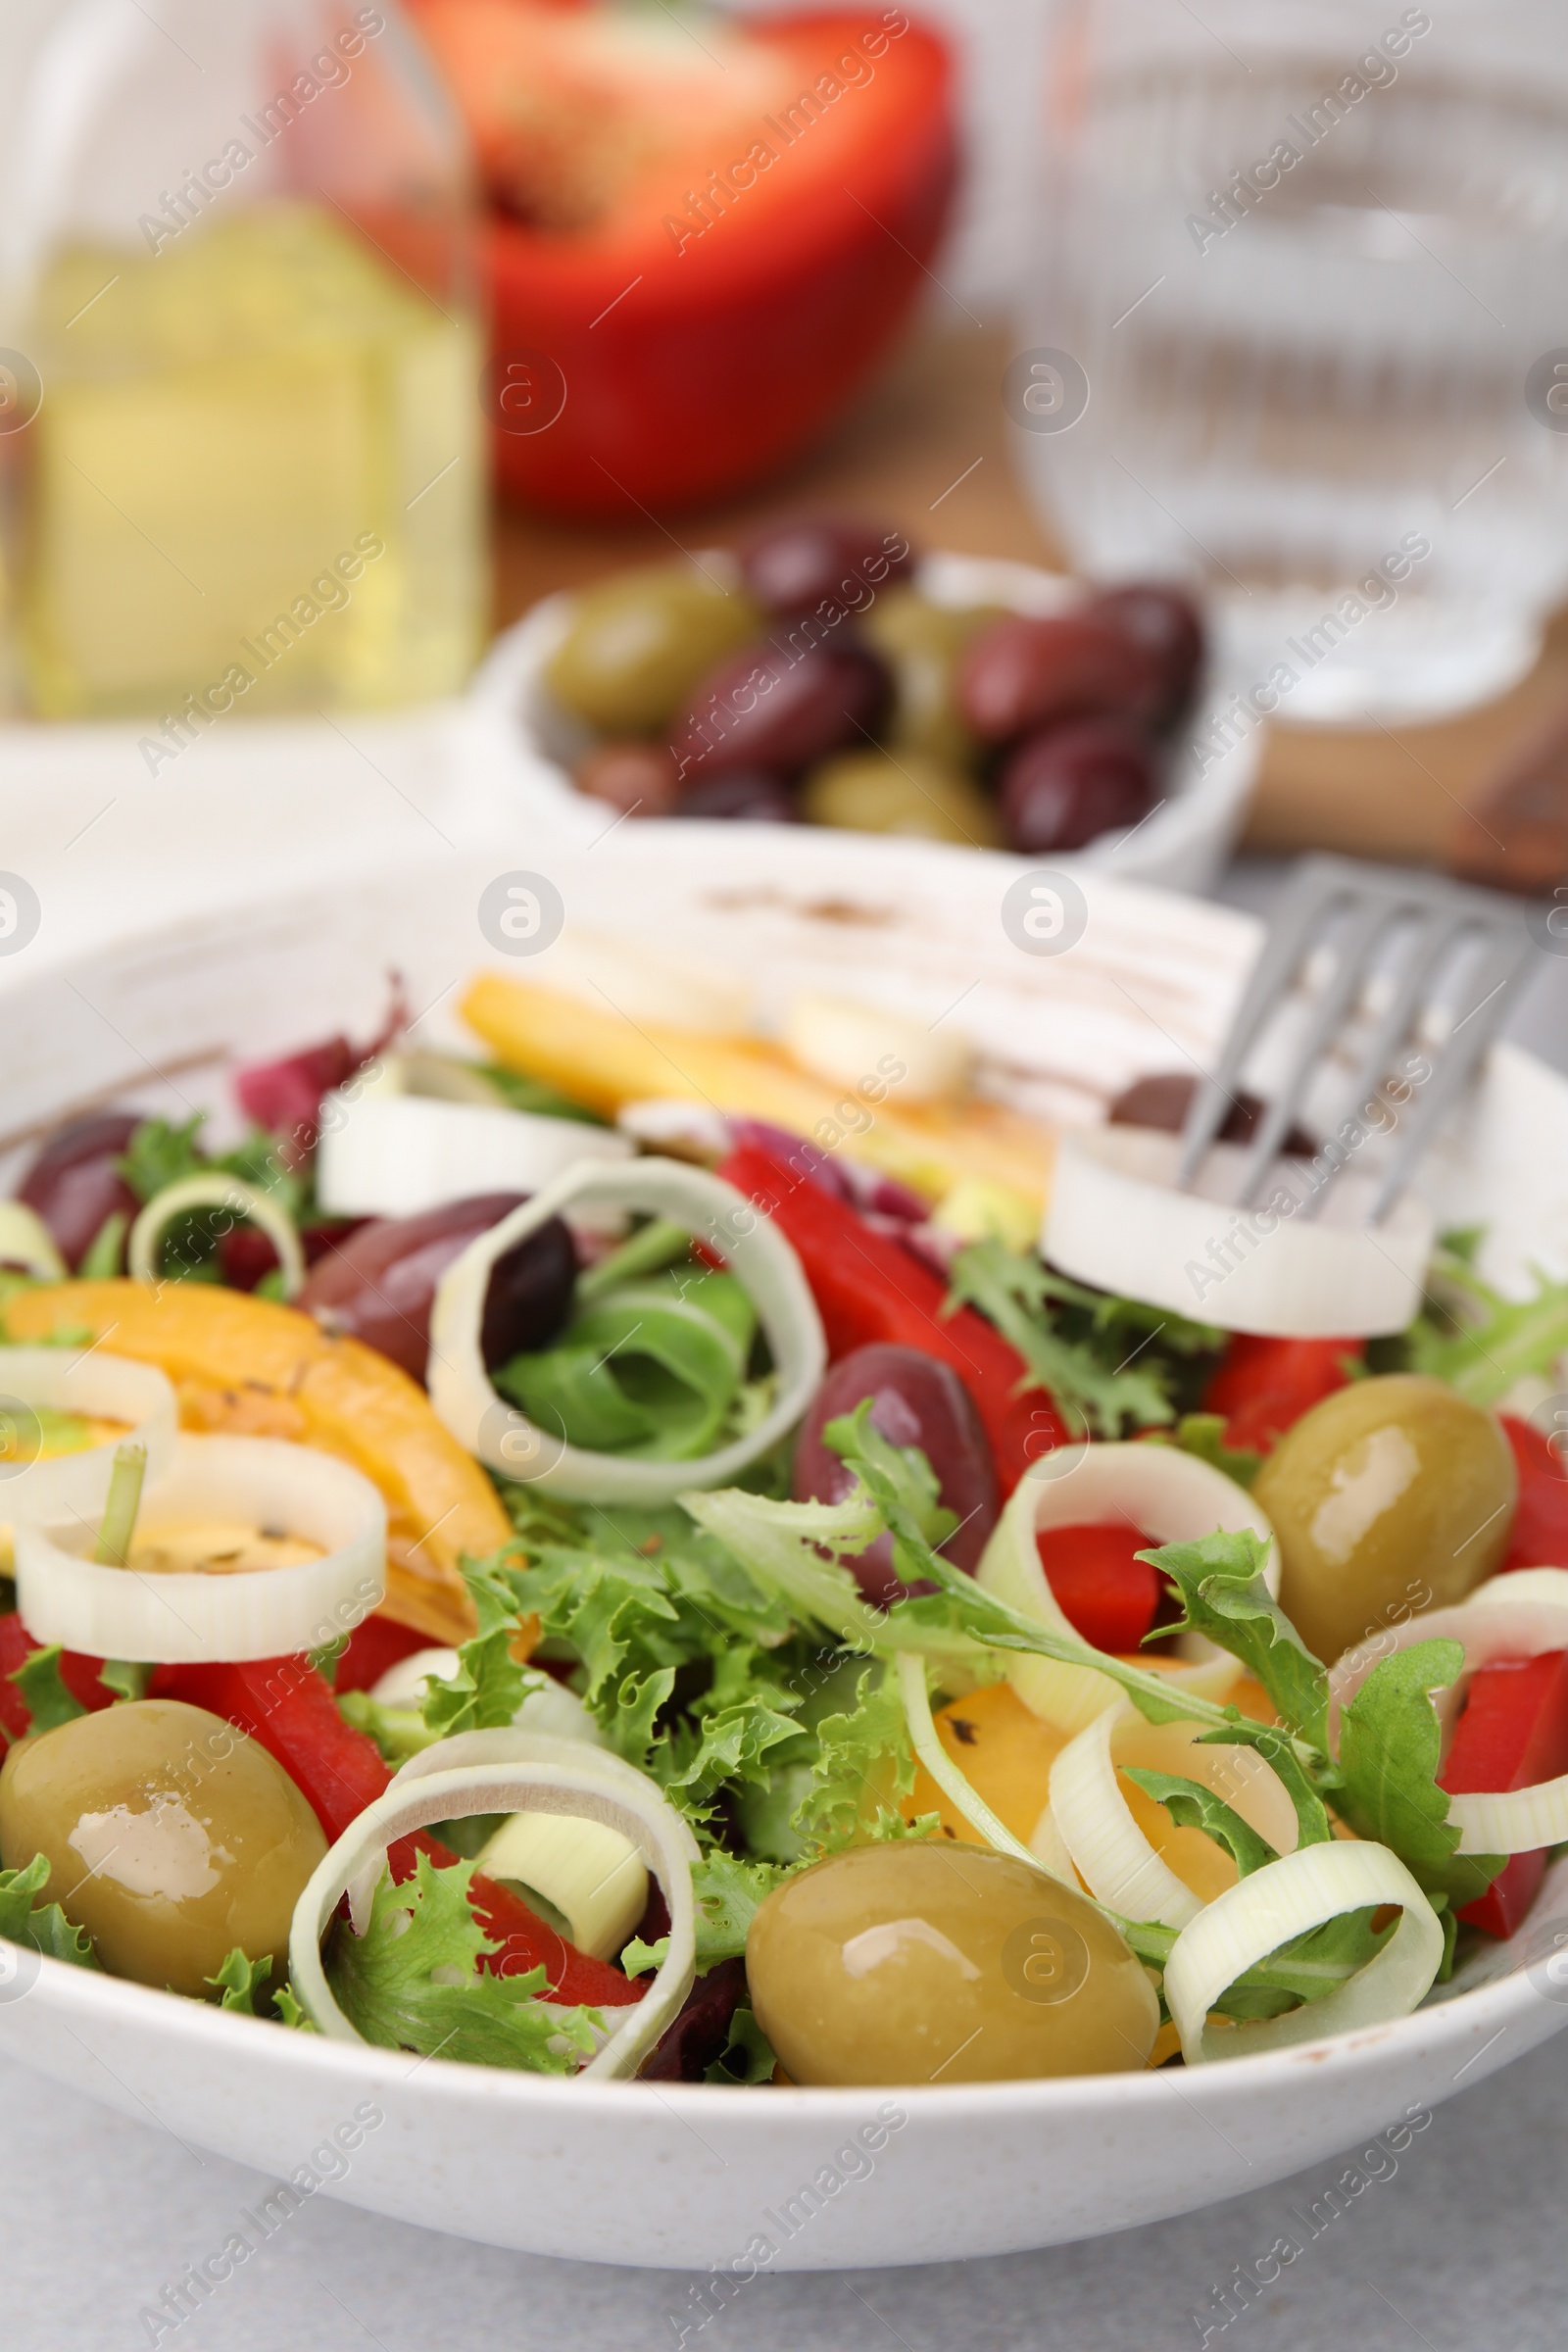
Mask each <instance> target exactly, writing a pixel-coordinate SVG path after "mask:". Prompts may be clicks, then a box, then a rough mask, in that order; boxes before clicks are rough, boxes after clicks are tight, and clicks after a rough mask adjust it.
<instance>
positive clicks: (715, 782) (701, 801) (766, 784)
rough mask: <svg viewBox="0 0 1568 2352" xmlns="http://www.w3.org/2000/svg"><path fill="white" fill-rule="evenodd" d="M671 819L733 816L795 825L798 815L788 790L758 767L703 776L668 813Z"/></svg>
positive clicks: (798, 820)
mask: <svg viewBox="0 0 1568 2352" xmlns="http://www.w3.org/2000/svg"><path fill="white" fill-rule="evenodd" d="M670 814H671V816H710V817H733V818H735V819H736V820H737V821H739V822H742V823H749V824H754V825H795V824H799V823H800V818H801V812H800V810H799V809H797V808H796V806H795V802H794V799H793V797H792V795H791V792H790V788H789V786H788V785H787V784H784V783H781V782H780V780H779V778H778V777H777V776H770V775H768V774H767V773H766V772H765V770H764V769H762V768H760V767H742V768H731V769H729V770H728V771H727V773H725V774H724V775H719V776H704V777H702V778H701V780H700V781H699V782H698V783H696V784H694V785H693V786H692V788H691V790H690V792H688V793H686V794H684V795H683V796H682V798H681V799H680V800H678V801H677V802H676V804H675V806H674V808H673V809H671V810H670Z"/></svg>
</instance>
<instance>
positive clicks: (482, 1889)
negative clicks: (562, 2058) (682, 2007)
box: [151, 1658, 645, 2008]
mask: <svg viewBox="0 0 1568 2352" xmlns="http://www.w3.org/2000/svg"><path fill="white" fill-rule="evenodd" d="M151 1695H152V1696H154V1697H157V1698H182V1699H185V1700H186V1701H187V1702H188V1703H189V1704H190V1705H191V1706H194V1707H206V1708H207V1709H208V1710H209V1711H210V1712H211V1713H212V1714H214V1715H221V1716H223V1717H224V1718H225V1719H226V1720H227V1721H228V1722H229V1723H233V1724H237V1725H238V1726H239V1728H240V1730H241V1731H244V1732H249V1733H250V1735H251V1737H252V1739H254V1740H259V1741H260V1742H261V1744H262V1746H263V1747H265V1748H266V1749H267V1751H268V1753H269V1755H271V1756H275V1757H276V1759H277V1761H278V1763H279V1764H281V1765H282V1767H283V1769H284V1771H285V1772H286V1773H287V1774H288V1776H289V1778H290V1780H291V1781H293V1783H294V1784H295V1786H296V1788H298V1789H300V1790H301V1792H302V1793H303V1794H304V1795H305V1796H306V1797H308V1798H309V1800H310V1803H311V1805H312V1806H313V1808H314V1810H315V1813H316V1817H317V1819H318V1820H319V1822H320V1825H321V1828H322V1830H323V1831H324V1833H325V1835H326V1837H327V1838H328V1840H329V1841H331V1842H333V1843H335V1842H336V1840H337V1839H338V1838H341V1837H342V1835H343V1832H344V1831H345V1830H346V1829H347V1828H348V1827H349V1824H350V1823H351V1822H352V1821H354V1820H356V1819H357V1818H358V1816H359V1815H360V1814H361V1813H363V1812H364V1811H365V1808H366V1806H367V1805H369V1804H373V1803H374V1801H375V1799H376V1798H377V1797H378V1796H380V1795H382V1794H383V1793H384V1791H385V1790H386V1789H387V1788H388V1787H389V1786H390V1784H391V1779H392V1775H391V1774H390V1773H389V1772H388V1770H387V1768H386V1766H385V1764H384V1763H383V1762H382V1760H381V1752H380V1750H379V1748H378V1747H377V1746H376V1744H375V1742H374V1740H370V1739H369V1738H368V1737H367V1735H366V1734H365V1733H364V1732H358V1731H356V1730H355V1729H354V1727H353V1725H352V1724H348V1723H345V1722H344V1720H343V1718H342V1716H341V1715H340V1714H339V1713H338V1711H337V1707H336V1705H335V1704H334V1702H333V1698H332V1693H331V1691H330V1690H329V1689H328V1687H327V1685H326V1683H325V1682H324V1681H323V1679H322V1677H321V1676H320V1675H319V1674H318V1673H317V1671H316V1669H315V1667H314V1666H312V1665H311V1664H310V1662H309V1660H307V1659H305V1658H255V1659H252V1660H250V1661H249V1662H248V1663H247V1664H244V1665H236V1664H228V1663H222V1664H215V1665H204V1666H160V1667H159V1668H158V1670H157V1672H156V1673H155V1674H154V1676H153V1680H152V1687H151ZM420 1852H422V1853H425V1854H428V1856H429V1857H430V1859H431V1861H432V1862H434V1863H435V1864H436V1866H437V1868H438V1869H445V1868H446V1867H447V1865H448V1864H449V1863H452V1862H455V1861H456V1860H457V1858H458V1857H457V1856H456V1855H455V1854H454V1853H453V1852H452V1851H451V1850H450V1848H449V1847H447V1846H444V1845H442V1844H440V1843H439V1841H438V1840H437V1839H436V1838H431V1837H430V1836H429V1835H428V1834H427V1833H426V1832H425V1831H423V1830H417V1831H415V1832H414V1833H413V1834H412V1836H410V1837H407V1838H398V1839H397V1840H396V1842H395V1843H394V1844H393V1845H391V1846H389V1847H388V1849H387V1860H388V1862H389V1864H390V1865H391V1870H392V1877H393V1880H394V1882H395V1883H396V1884H397V1885H399V1886H401V1885H402V1884H403V1882H404V1880H405V1879H411V1878H412V1877H413V1876H414V1870H415V1857H416V1855H417V1853H420ZM472 1892H473V1909H474V1916H475V1917H476V1918H477V1920H478V1922H479V1924H480V1926H481V1927H482V1928H483V1929H484V1932H485V1934H486V1935H487V1936H490V1937H491V1938H492V1939H493V1940H494V1941H495V1942H497V1943H498V1944H499V1945H500V1947H501V1948H500V1950H498V1951H495V1952H492V1953H490V1954H489V1955H488V1957H487V1958H486V1960H485V1961H484V1966H485V1967H486V1968H487V1969H488V1970H489V1971H490V1972H491V1974H492V1975H494V1976H500V1977H514V1976H519V1975H522V1974H524V1973H525V1972H526V1971H527V1970H528V1969H531V1968H541V1967H542V1968H543V1969H544V1970H545V1972H546V1976H547V1980H548V1982H549V1985H550V1987H551V1998H552V1999H553V2000H558V2001H565V2002H574V2001H588V2002H592V2003H593V2004H594V2005H595V2006H596V2007H599V2008H624V2007H625V2006H626V2004H627V2003H628V2002H630V2001H637V2000H641V1998H642V1995H643V1991H644V1989H645V1988H644V1987H643V1986H642V1985H636V1984H632V1983H630V1982H629V1981H628V1980H627V1979H626V1978H625V1977H623V1976H622V1975H621V1973H620V1971H619V1969H617V1968H612V1967H611V1966H610V1964H609V1962H608V1961H605V1960H593V1959H590V1958H589V1956H588V1954H587V1953H586V1952H579V1951H577V1950H575V1949H574V1948H573V1946H572V1945H571V1944H569V1943H566V1942H564V1940H563V1938H562V1937H561V1936H557V1935H556V1934H555V1932H554V1930H553V1929H550V1928H548V1927H546V1925H545V1923H544V1921H543V1920H542V1919H539V1918H537V1917H536V1916H535V1914H534V1913H533V1912H532V1911H530V1910H529V1908H528V1906H527V1904H526V1903H524V1902H522V1901H521V1900H519V1898H518V1897H517V1896H516V1895H515V1894H513V1893H512V1892H511V1891H510V1890H509V1889H508V1888H507V1887H498V1886H497V1885H496V1884H495V1883H494V1881H492V1880H490V1879H486V1878H482V1877H478V1878H475V1879H474V1881H473V1887H472Z"/></svg>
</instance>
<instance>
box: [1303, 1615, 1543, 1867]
mask: <svg viewBox="0 0 1568 2352" xmlns="http://www.w3.org/2000/svg"><path fill="white" fill-rule="evenodd" d="M1463 1666H1464V1647H1463V1644H1462V1643H1460V1642H1412V1643H1411V1645H1410V1647H1409V1648H1408V1649H1397V1650H1395V1651H1394V1652H1393V1653H1392V1655H1391V1656H1389V1657H1386V1658H1383V1659H1380V1660H1379V1662H1378V1664H1377V1665H1376V1666H1374V1668H1373V1669H1372V1672H1371V1673H1370V1674H1369V1675H1368V1676H1367V1678H1366V1681H1365V1682H1364V1683H1363V1684H1362V1685H1361V1688H1360V1690H1359V1691H1357V1692H1356V1694H1355V1696H1354V1698H1352V1699H1351V1701H1350V1703H1349V1705H1348V1707H1347V1708H1346V1709H1345V1710H1344V1713H1343V1714H1342V1716H1341V1718H1340V1773H1341V1779H1342V1787H1341V1789H1340V1793H1339V1794H1338V1796H1337V1797H1336V1798H1335V1804H1336V1807H1337V1809H1338V1811H1339V1812H1340V1813H1341V1814H1342V1815H1343V1816H1344V1818H1345V1820H1346V1821H1347V1822H1348V1825H1349V1827H1350V1828H1351V1829H1352V1830H1354V1832H1355V1834H1356V1836H1357V1837H1358V1838H1376V1839H1377V1840H1378V1841H1379V1842H1380V1843H1381V1844H1383V1845H1387V1846H1389V1847H1391V1848H1392V1849H1393V1851H1394V1852H1395V1853H1397V1855H1398V1857H1399V1859H1400V1861H1401V1862H1402V1863H1403V1864H1404V1866H1405V1868H1406V1869H1407V1870H1408V1871H1409V1872H1410V1874H1411V1876H1412V1877H1413V1878H1414V1879H1415V1880H1416V1881H1417V1882H1418V1884H1419V1885H1420V1886H1421V1887H1425V1888H1426V1890H1427V1891H1428V1892H1429V1893H1437V1894H1444V1895H1446V1896H1447V1898H1448V1900H1449V1902H1450V1903H1451V1904H1452V1905H1453V1908H1454V1909H1455V1910H1458V1909H1459V1908H1460V1907H1461V1906H1462V1905H1463V1904H1465V1903H1468V1902H1472V1901H1473V1900H1474V1899H1475V1897H1476V1896H1477V1895H1479V1894H1483V1893H1485V1891H1486V1889H1487V1888H1488V1887H1490V1886H1491V1884H1492V1882H1493V1880H1494V1879H1495V1877H1496V1875H1497V1873H1498V1871H1499V1870H1501V1868H1502V1866H1503V1862H1504V1860H1505V1859H1506V1857H1505V1856H1503V1855H1501V1854H1460V1853H1459V1852H1457V1851H1456V1848H1457V1846H1458V1843H1459V1833H1458V1831H1457V1830H1456V1829H1454V1828H1453V1827H1452V1826H1451V1824H1450V1823H1449V1821H1448V1797H1447V1792H1446V1790H1445V1789H1440V1788H1439V1787H1438V1766H1439V1763H1440V1760H1441V1757H1442V1750H1443V1733H1442V1727H1441V1726H1440V1724H1439V1722H1438V1717H1437V1711H1436V1709H1435V1708H1434V1706H1433V1704H1432V1700H1431V1698H1430V1696H1429V1695H1428V1694H1429V1692H1431V1691H1445V1690H1446V1689H1447V1688H1448V1686H1449V1685H1450V1684H1451V1683H1453V1682H1454V1681H1455V1680H1456V1679H1457V1677H1458V1675H1459V1673H1460V1672H1461V1670H1462V1668H1463Z"/></svg>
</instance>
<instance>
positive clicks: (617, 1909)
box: [479, 1813, 648, 1960]
mask: <svg viewBox="0 0 1568 2352" xmlns="http://www.w3.org/2000/svg"><path fill="white" fill-rule="evenodd" d="M479 1868H480V1869H481V1870H482V1871H483V1872H484V1873H485V1875H486V1876H487V1877H488V1878H492V1879H507V1880H510V1881H512V1883H513V1884H514V1885H515V1886H517V1887H521V1889H522V1891H523V1896H524V1899H525V1900H526V1898H527V1896H528V1894H529V1893H535V1894H542V1895H543V1896H544V1898H545V1900H546V1902H547V1903H549V1904H550V1905H551V1906H552V1908H553V1909H554V1910H556V1911H558V1912H559V1913H560V1915H561V1917H562V1918H563V1919H564V1921H565V1923H566V1932H567V1934H568V1936H570V1938H571V1940H572V1942H573V1943H574V1944H575V1945H576V1947H577V1949H578V1951H579V1952H587V1953H588V1954H589V1956H590V1958H592V1959H595V1960H615V1959H618V1958H619V1956H620V1954H621V1953H622V1951H624V1949H625V1947H626V1944H627V1942H628V1941H629V1939H630V1936H631V1933H632V1930H633V1929H634V1928H635V1927H636V1925H637V1922H638V1921H639V1920H640V1919H641V1918H642V1915H643V1913H644V1912H645V1911H646V1910H647V1908H648V1872H647V1870H646V1869H645V1868H644V1865H643V1859H642V1856H641V1854H639V1852H638V1851H637V1848H636V1846H635V1845H634V1844H633V1843H632V1841H631V1839H630V1838H628V1837H626V1835H625V1834H624V1832H623V1831H621V1830H617V1829H614V1828H613V1827H612V1826H611V1824H610V1823H608V1822H604V1821H587V1820H583V1819H581V1818H572V1817H568V1816H567V1815H565V1814H560V1813H514V1814H511V1815H510V1816H509V1817H508V1819H507V1820H506V1821H504V1822H503V1823H502V1825H501V1827H500V1829H499V1830H497V1832H496V1834H495V1836H494V1837H493V1838H490V1840H489V1841H488V1843H487V1844H486V1845H485V1847H484V1850H483V1851H482V1852H481V1854H480V1856H479Z"/></svg>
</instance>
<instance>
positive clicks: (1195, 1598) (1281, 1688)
mask: <svg viewBox="0 0 1568 2352" xmlns="http://www.w3.org/2000/svg"><path fill="white" fill-rule="evenodd" d="M1138 1557H1139V1558H1140V1559H1141V1560H1148V1561H1150V1562H1151V1564H1152V1566H1153V1567H1155V1568H1157V1569H1158V1570H1159V1572H1160V1574H1161V1575H1162V1576H1165V1577H1168V1578H1169V1579H1170V1581H1171V1583H1172V1584H1173V1585H1174V1586H1175V1588H1176V1593H1177V1597H1178V1598H1179V1599H1180V1601H1181V1603H1182V1607H1183V1610H1184V1611H1185V1614H1184V1615H1183V1617H1182V1618H1181V1620H1180V1621H1179V1623H1177V1624H1174V1625H1166V1626H1161V1627H1160V1629H1159V1631H1160V1633H1161V1634H1162V1635H1163V1634H1172V1633H1185V1632H1187V1631H1188V1630H1189V1629H1191V1630H1192V1631H1193V1632H1195V1633H1200V1634H1203V1635H1206V1636H1207V1638H1208V1640H1209V1641H1210V1642H1217V1643H1218V1644H1219V1645H1220V1647H1221V1648H1223V1649H1228V1650H1229V1651H1230V1653H1231V1655H1232V1657H1235V1658H1240V1659H1241V1661H1242V1663H1243V1665H1244V1666H1245V1667H1246V1668H1247V1671H1248V1672H1249V1674H1250V1675H1252V1676H1253V1677H1254V1678H1255V1679H1256V1680H1257V1681H1258V1682H1260V1683H1261V1684H1262V1686H1263V1688H1264V1690H1265V1691H1267V1692H1268V1694H1269V1697H1270V1698H1271V1699H1272V1700H1273V1702H1274V1706H1275V1709H1276V1711H1277V1712H1278V1714H1279V1715H1280V1717H1281V1719H1282V1721H1284V1722H1285V1723H1286V1724H1288V1725H1289V1726H1290V1728H1291V1730H1292V1731H1293V1732H1299V1733H1302V1734H1303V1735H1304V1736H1305V1737H1306V1738H1307V1739H1309V1740H1313V1741H1314V1742H1315V1744H1316V1745H1317V1746H1318V1747H1319V1748H1326V1746H1327V1743H1328V1706H1329V1681H1328V1676H1327V1674H1326V1673H1325V1672H1324V1670H1323V1667H1322V1664H1321V1663H1320V1661H1319V1660H1318V1659H1316V1658H1314V1657H1313V1655H1312V1653H1311V1651H1310V1650H1309V1649H1308V1648H1307V1646H1306V1644H1305V1642H1303V1641H1302V1640H1301V1637H1300V1635H1299V1633H1298V1632H1297V1630H1296V1628H1295V1626H1294V1625H1293V1624H1292V1623H1291V1621H1290V1619H1289V1618H1288V1617H1287V1616H1286V1614H1285V1612H1284V1610H1283V1609H1282V1608H1281V1607H1280V1604H1279V1602H1278V1601H1277V1600H1276V1599H1275V1598H1274V1595H1273V1594H1272V1593H1270V1591H1269V1589H1268V1586H1267V1584H1266V1582H1265V1581H1264V1576H1263V1564H1264V1562H1265V1560H1266V1559H1267V1557H1268V1545H1267V1544H1265V1543H1264V1542H1263V1540H1262V1538H1261V1537H1260V1536H1255V1535H1253V1534H1252V1532H1251V1530H1250V1528H1242V1529H1239V1530H1237V1531H1236V1532H1235V1533H1233V1534H1225V1533H1223V1532H1221V1531H1220V1530H1218V1529H1216V1530H1215V1532H1214V1534H1213V1535H1211V1536H1203V1537H1202V1538H1201V1539H1200V1541H1199V1542H1198V1543H1196V1544H1163V1545H1161V1546H1159V1547H1158V1548H1157V1549H1153V1550H1150V1551H1141V1552H1140V1553H1139V1554H1138Z"/></svg>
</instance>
